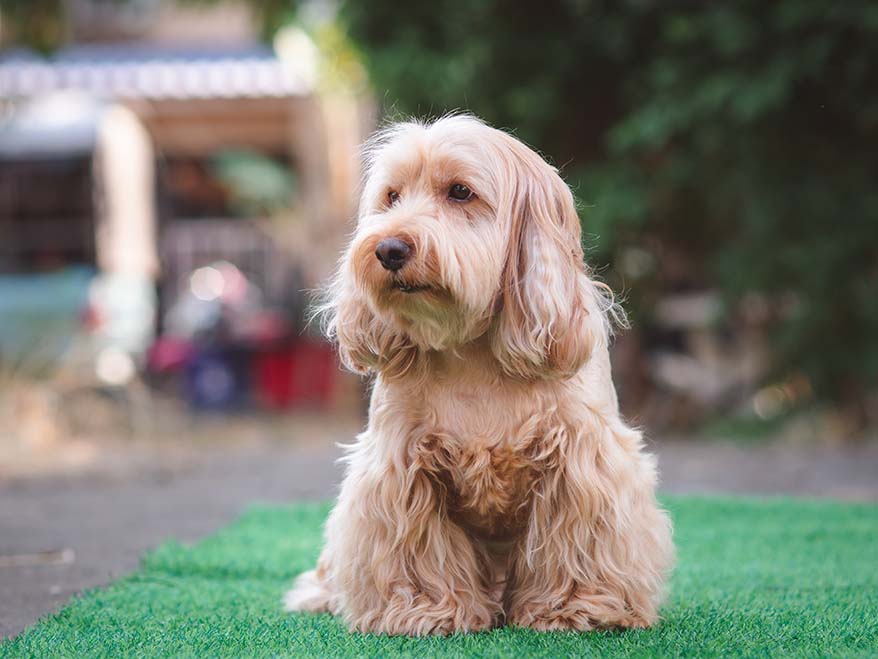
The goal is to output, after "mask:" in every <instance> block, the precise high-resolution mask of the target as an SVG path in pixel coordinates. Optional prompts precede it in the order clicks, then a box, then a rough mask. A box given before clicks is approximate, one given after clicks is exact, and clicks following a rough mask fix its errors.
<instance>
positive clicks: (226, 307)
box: [0, 0, 371, 404]
mask: <svg viewBox="0 0 878 659" xmlns="http://www.w3.org/2000/svg"><path fill="white" fill-rule="evenodd" d="M69 18H70V20H69V25H68V26H67V29H68V31H69V35H70V39H69V45H67V46H66V47H64V48H62V49H61V50H59V51H58V52H56V53H54V54H53V55H52V56H50V57H48V58H46V57H43V56H40V55H37V54H35V53H32V52H28V51H24V50H20V49H15V48H6V49H5V50H3V51H0V118H2V122H0V236H2V240H0V298H2V300H3V301H2V302H0V327H3V328H4V329H0V360H2V361H4V362H6V363H9V362H12V361H18V362H21V361H22V360H21V359H20V356H21V354H23V353H25V352H27V351H28V347H27V346H28V344H39V346H40V349H41V350H42V352H43V354H42V355H41V356H40V358H39V359H36V360H34V361H35V362H38V363H40V364H45V363H46V362H47V361H54V360H58V359H62V357H63V359H64V360H65V361H75V362H76V363H77V364H79V365H84V366H86V367H87V368H92V367H94V368H93V370H94V371H95V372H96V374H97V376H98V377H99V379H101V380H103V381H105V382H106V383H110V384H121V383H124V382H125V381H126V379H127V378H129V377H131V375H132V374H133V372H134V371H135V369H136V368H138V367H140V366H142V365H143V364H144V362H145V359H146V356H147V353H148V350H150V347H151V346H153V344H154V341H155V338H156V336H157V335H158V336H160V337H163V336H167V335H168V334H169V333H170V334H172V335H173V337H172V338H174V339H179V338H181V337H180V336H179V334H180V333H181V332H182V333H184V334H185V333H187V332H188V335H187V336H184V337H182V338H184V339H186V340H188V341H196V340H197V341H196V342H200V343H201V344H205V343H207V344H210V346H211V351H210V352H211V355H213V357H212V358H213V359H215V358H216V355H217V354H219V353H218V352H217V350H216V346H217V345H219V344H222V346H225V347H228V345H229V344H231V343H236V345H238V344H241V343H244V344H248V345H250V346H251V347H252V344H253V343H254V342H258V341H259V340H261V339H262V338H264V339H265V340H266V341H268V340H269V339H271V341H273V342H274V343H272V347H271V350H273V351H274V352H273V353H271V354H275V356H277V355H278V354H280V356H279V357H277V359H280V365H278V363H275V362H277V359H276V360H275V362H271V360H270V359H269V361H268V363H262V365H261V367H260V368H261V370H259V368H257V369H256V370H257V371H258V372H259V373H261V375H257V376H256V377H255V379H256V380H260V378H261V380H262V381H263V384H264V386H265V387H268V388H269V389H270V388H271V387H274V391H273V393H272V392H271V391H269V392H267V394H266V395H268V396H269V398H272V400H274V402H275V403H277V404H284V403H285V402H287V401H288V399H289V397H290V396H292V395H294V393H295V392H293V391H292V389H290V387H291V386H292V385H289V383H287V382H286V380H288V379H290V378H293V376H294V375H295V374H294V373H292V371H293V370H295V367H294V366H293V365H291V362H290V357H289V354H287V353H288V350H287V349H286V348H285V347H283V346H288V345H289V344H290V343H293V342H296V341H298V342H299V343H301V341H302V340H301V339H298V338H297V337H299V335H300V332H301V330H302V322H301V319H302V310H303V308H304V306H305V303H306V301H305V299H304V297H303V295H304V294H303V293H302V291H303V290H304V289H308V288H313V287H314V286H315V285H316V284H317V283H318V282H319V281H320V280H321V279H322V278H324V277H325V275H326V274H327V272H328V270H329V268H330V267H331V265H332V263H333V262H334V260H335V254H336V251H337V246H338V243H339V241H340V237H341V235H342V234H343V232H344V226H345V223H346V221H347V219H348V218H349V217H350V216H351V214H352V212H353V205H354V199H353V197H354V190H355V187H356V177H357V166H358V163H357V160H356V157H355V154H356V147H357V145H358V144H359V143H360V141H361V139H362V136H363V134H364V132H365V130H366V129H367V127H368V126H369V124H370V121H371V112H370V109H369V108H370V106H369V104H368V103H364V102H361V101H360V100H359V98H358V97H357V95H356V94H345V93H342V94H339V93H331V92H326V90H325V89H324V86H323V85H321V80H320V55H319V53H318V52H317V49H316V47H315V46H314V44H313V43H312V42H311V41H310V40H309V39H308V37H307V36H306V35H305V34H304V33H302V32H300V31H297V30H287V31H282V32H281V33H280V34H279V35H278V38H277V39H276V41H275V47H274V48H270V47H267V46H265V45H262V44H260V43H259V42H258V39H257V32H258V30H257V26H256V23H255V20H254V17H253V15H252V13H251V12H250V11H249V10H248V9H247V5H245V4H243V3H235V2H226V3H218V4H216V5H212V6H211V7H202V6H197V7H193V6H192V5H188V6H178V5H177V4H176V3H173V2H156V1H140V2H132V3H126V4H122V5H120V4H117V3H113V2H104V1H101V0H91V1H88V0H76V1H75V2H72V3H70V17H69ZM224 277H225V278H231V279H224ZM239 279H240V281H243V282H245V284H246V287H245V288H241V286H238V284H237V283H236V282H239ZM211 282H213V283H211ZM211 286H212V288H211ZM236 286H237V288H236ZM236 290H246V291H249V292H248V294H247V296H244V295H243V294H242V295H240V296H238V297H235V295H236V294H234V291H236ZM254 296H255V297H254ZM245 297H246V305H244V302H243V301H244V299H245ZM187 305H188V306H187ZM198 305H201V307H198ZM236 305H237V306H236ZM242 305H244V306H242ZM196 307H198V308H197V309H196V310H195V311H194V312H193V311H192V309H195V308H196ZM187 314H188V315H187ZM181 318H184V319H186V318H188V321H185V322H184V321H181ZM193 318H195V321H192V319H193ZM187 322H188V324H187ZM193 322H195V324H194V325H193ZM199 322H200V323H201V324H200V325H199V324H198V323H199ZM175 323H176V325H175ZM211 323H212V324H211ZM48 328H51V330H52V333H53V335H54V336H55V337H56V339H55V341H54V343H53V342H52V341H49V340H48V339H47V338H46V337H45V334H46V331H47V330H48ZM181 328H182V329H181ZM36 336H40V337H41V338H40V340H37V341H34V338H35V337H36ZM248 342H249V343H248ZM278 345H281V346H282V349H281V352H280V353H278V352H277V350H278V347H277V346H278ZM192 350H194V348H192ZM223 350H225V348H223ZM190 352H191V350H190ZM220 352H222V351H220ZM320 354H323V353H322V352H321V353H320ZM190 357H191V355H190ZM308 359H310V360H311V361H310V362H309V363H311V364H312V366H313V364H314V359H315V357H314V354H313V351H312V352H311V353H309V355H308ZM159 361H160V362H161V361H162V360H161V359H160V360H159ZM171 361H173V360H171ZM306 361H307V360H306ZM263 362H264V359H263ZM284 364H285V365H286V366H284ZM160 365H164V366H166V365H167V364H164V363H163V364H160ZM214 366H215V364H214ZM235 368H237V366H235ZM247 368H248V369H250V370H248V373H250V375H248V376H247V378H249V379H250V380H251V381H252V380H253V379H254V378H253V377H251V376H252V368H251V366H247ZM320 368H321V369H322V370H323V371H325V370H326V368H328V366H327V365H323V366H321V367H320ZM230 369H231V370H230V374H231V375H232V376H234V375H235V373H234V372H233V371H234V368H231V367H230ZM266 372H267V373H269V375H265V373H266ZM321 372H322V371H321ZM214 373H215V371H214ZM271 374H274V375H271ZM227 375H229V374H227ZM243 377H244V376H242V378H243ZM272 377H273V378H274V383H273V384H272V382H269V381H270V380H272ZM297 377H299V378H300V379H301V377H302V376H301V373H300V374H299V375H298V376H297ZM278 378H279V379H280V380H281V381H283V382H282V383H281V384H278V381H279V380H278ZM309 378H310V376H308V377H306V379H309ZM245 379H246V378H245ZM311 379H313V378H311ZM317 380H321V378H317ZM323 380H325V377H324V378H323ZM266 383H267V384H266ZM196 384H197V383H196ZM214 384H215V382H214ZM234 384H235V387H240V386H243V385H242V384H241V383H240V382H238V383H234ZM251 384H252V382H251ZM248 386H249V385H248ZM321 386H322V387H323V388H324V389H325V388H326V387H327V386H328V385H326V384H325V383H324V384H323V385H321ZM278 387H280V389H282V390H283V391H280V392H279V391H278ZM293 389H295V387H293ZM284 392H286V393H284ZM227 393H228V392H227ZM263 393H265V392H263ZM324 393H325V392H324Z"/></svg>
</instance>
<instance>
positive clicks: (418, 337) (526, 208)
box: [327, 116, 606, 378]
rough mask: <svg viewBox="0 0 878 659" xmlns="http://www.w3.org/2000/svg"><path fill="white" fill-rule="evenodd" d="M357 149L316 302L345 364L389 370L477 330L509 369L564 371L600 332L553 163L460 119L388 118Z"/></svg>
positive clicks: (527, 373) (596, 297)
mask: <svg viewBox="0 0 878 659" xmlns="http://www.w3.org/2000/svg"><path fill="white" fill-rule="evenodd" d="M366 154H367V157H366V164H367V172H366V180H365V184H364V188H363V194H362V198H361V200H360V213H359V219H358V223H357V229H356V232H355V234H354V236H353V240H352V241H351V243H350V245H349V246H348V249H347V250H346V252H345V254H344V257H343V259H342V264H341V268H340V271H339V274H338V276H337V278H336V280H335V282H334V283H333V286H332V288H331V290H330V299H329V302H328V304H327V311H328V312H329V313H328V319H329V330H330V333H331V335H333V336H334V337H335V338H337V340H338V343H339V348H340V354H341V357H342V360H343V361H344V363H345V364H346V365H347V366H348V367H349V368H351V369H353V370H355V371H358V372H365V371H368V370H373V369H374V370H379V371H383V372H387V373H388V374H391V373H401V372H405V371H406V370H407V369H408V368H409V366H411V365H412V364H413V363H414V362H415V360H416V359H417V357H418V355H420V354H423V353H424V352H426V351H431V350H434V351H441V350H449V349H454V348H456V347H458V346H460V345H462V344H465V343H467V342H470V341H473V340H475V339H477V338H479V337H482V336H486V335H487V337H488V338H489V339H490V345H491V351H492V352H493V354H494V356H495V357H496V359H497V360H498V362H499V363H500V365H501V366H502V368H503V369H504V371H506V372H507V373H508V374H510V375H514V376H519V377H525V378H528V377H540V376H548V375H551V374H571V373H574V372H576V371H577V370H578V369H579V367H580V366H581V365H582V363H583V362H584V361H585V360H586V359H587V358H588V356H589V354H590V352H591V350H592V348H593V346H594V343H595V342H596V341H597V340H599V339H601V337H605V336H606V325H605V313H604V311H605V309H604V307H603V306H602V303H603V299H604V298H603V297H602V295H601V294H600V292H599V290H598V288H597V287H596V286H595V285H594V283H593V282H592V281H591V279H590V278H589V277H588V273H587V270H586V267H585V265H584V263H583V253H582V247H581V245H580V226H579V218H578V216H577V214H576V208H575V206H574V202H573V197H572V195H571V193H570V190H569V189H568V187H567V186H566V184H565V183H564V181H563V180H562V179H561V178H560V176H559V175H558V173H557V172H556V171H555V169H553V168H552V167H551V166H549V165H548V164H547V163H546V162H545V161H544V160H543V159H542V158H541V157H540V156H539V155H537V154H536V153H535V152H534V151H532V150H531V149H529V148H528V147H526V146H525V145H524V144H522V143H521V142H519V141H518V140H516V139H515V138H513V137H511V136H510V135H508V134H506V133H504V132H502V131H499V130H496V129H494V128H491V127H489V126H487V125H485V124H483V123H482V122H480V121H478V120H476V119H474V118H472V117H469V116H452V117H446V118H443V119H440V120H438V121H436V122H434V123H431V124H428V125H424V124H419V123H403V124H397V125H395V126H392V127H391V128H389V129H388V130H385V131H383V132H381V133H380V134H379V135H378V136H377V137H376V138H374V139H373V141H372V142H371V143H370V145H369V146H368V148H367V152H366Z"/></svg>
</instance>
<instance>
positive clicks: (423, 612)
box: [350, 597, 500, 636]
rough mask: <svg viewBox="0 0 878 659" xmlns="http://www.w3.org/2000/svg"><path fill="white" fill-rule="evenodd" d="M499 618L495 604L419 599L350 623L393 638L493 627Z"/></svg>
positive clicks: (389, 604) (398, 602)
mask: <svg viewBox="0 0 878 659" xmlns="http://www.w3.org/2000/svg"><path fill="white" fill-rule="evenodd" d="M499 615H500V606H499V604H494V603H492V602H472V601H471V602H468V603H467V604H464V603H452V602H450V601H448V600H444V601H443V602H441V603H436V602H433V601H427V599H426V598H421V597H416V598H414V599H412V598H406V599H402V598H400V599H399V600H391V601H390V602H387V603H386V604H385V607H384V608H383V609H382V610H381V611H374V612H371V613H369V614H366V615H364V616H361V617H359V618H358V619H353V620H350V623H351V627H352V629H355V630H357V631H361V632H367V633H375V634H388V635H391V636H448V635H449V634H454V633H458V632H461V633H465V632H480V631H486V630H488V629H491V628H492V627H494V625H495V624H496V623H497V620H498V618H499Z"/></svg>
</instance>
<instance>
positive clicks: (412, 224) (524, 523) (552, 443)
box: [285, 115, 673, 635]
mask: <svg viewBox="0 0 878 659" xmlns="http://www.w3.org/2000/svg"><path fill="white" fill-rule="evenodd" d="M366 155H367V157H366V165H367V166H366V172H367V175H366V178H365V181H364V186H363V194H362V199H361V203H360V216H359V219H358V223H357V228H356V232H355V233H354V236H353V239H352V240H351V242H350V244H349V246H348V247H347V250H346V251H345V253H344V256H343V258H342V261H341V265H340V268H339V270H338V274H337V276H336V278H335V280H334V281H333V283H332V285H331V286H330V289H329V290H330V295H329V297H328V299H327V301H326V303H325V305H324V307H323V309H322V312H323V313H324V314H325V321H326V330H327V333H328V335H329V336H330V337H332V338H333V339H334V340H336V341H337V342H338V348H339V354H340V357H341V359H342V361H343V363H344V364H345V365H346V366H347V367H348V368H350V369H352V370H354V371H356V372H358V373H374V374H375V382H374V388H373V390H372V399H371V407H370V413H369V422H368V427H367V428H366V430H365V431H364V432H363V433H362V434H360V435H359V436H358V437H357V440H356V442H355V443H354V444H353V445H352V446H350V447H349V451H348V454H347V456H346V461H347V473H346V476H345V479H344V483H343V485H342V488H341V493H340V495H339V498H338V501H337V503H336V505H335V508H334V510H333V511H332V514H331V515H330V517H329V520H328V522H327V524H326V545H325V548H324V550H323V553H322V555H321V557H320V559H319V561H318V565H317V569H316V570H313V571H310V572H306V573H305V574H303V575H301V576H300V577H299V579H298V580H297V582H296V584H295V586H294V588H293V590H291V591H290V592H289V593H288V594H287V596H286V599H285V602H286V606H287V608H288V609H289V610H298V611H302V610H304V611H331V612H333V613H334V614H337V615H339V616H342V617H343V618H344V620H345V621H346V622H347V624H348V625H349V626H350V628H351V629H357V630H361V631H364V632H384V633H388V634H410V635H425V634H448V633H451V632H455V631H475V630H483V629H488V628H490V627H492V626H494V625H497V624H501V623H503V622H506V623H510V624H514V625H520V626H525V627H531V628H533V629H539V630H549V629H574V630H588V629H593V628H606V627H646V626H648V625H650V624H652V623H653V622H655V621H656V620H657V617H658V607H659V603H660V601H661V599H662V596H663V590H664V582H665V578H666V573H667V571H668V570H669V569H670V566H671V564H672V561H673V544H672V541H671V526H670V522H669V519H668V516H667V514H666V513H665V512H664V511H663V510H662V509H661V508H660V507H659V506H658V505H657V503H656V500H655V487H656V465H655V460H654V458H653V456H652V455H650V454H648V453H646V452H645V451H644V450H643V444H642V441H641V436H640V433H638V432H637V431H635V430H633V429H631V428H629V427H627V426H626V425H625V423H624V422H623V421H622V419H621V418H620V416H619V410H618V404H617V401H616V393H615V389H614V387H613V383H612V380H611V377H610V362H609V357H608V352H607V345H608V340H609V335H610V330H611V323H610V322H609V321H608V315H610V314H612V313H613V312H614V309H613V305H612V296H611V295H608V294H607V290H606V287H605V286H603V285H601V284H599V283H596V282H595V281H594V280H593V278H592V276H591V274H590V272H589V271H588V269H587V268H586V266H585V265H584V263H583V253H582V247H581V244H580V224H579V218H578V217H577V214H576V209H575V206H574V201H573V197H572V195H571V193H570V190H569V189H568V187H567V186H566V185H565V183H564V182H563V180H562V179H561V178H560V176H559V175H558V173H557V172H556V171H555V170H554V169H553V168H552V167H550V166H549V165H548V164H547V163H546V162H545V161H544V160H543V159H542V158H541V157H540V156H539V155H537V154H536V153H535V152H533V151H532V150H531V149H529V148H528V147H526V146H525V145H524V144H522V143H521V142H519V141H518V140H516V139H514V138H513V137H511V136H510V135H508V134H506V133H504V132H501V131H498V130H495V129H493V128H491V127H489V126H487V125H485V124H484V123H482V122H480V121H478V120H477V119H475V118H473V117H470V116H462V115H457V116H449V117H444V118H442V119H439V120H437V121H435V122H433V123H429V124H424V123H417V122H410V123H401V124H396V125H394V126H392V127H390V128H388V129H387V130H384V131H382V132H381V133H379V134H378V136H377V137H376V138H374V139H373V140H372V141H371V142H370V143H369V144H368V146H367V151H366ZM458 183H459V184H463V185H466V186H467V187H468V188H469V189H470V190H472V191H473V193H474V196H473V197H472V198H471V199H469V200H467V201H458V200H455V199H453V198H451V196H450V195H449V190H450V188H451V186H453V185H454V184H458ZM385 238H397V239H400V240H403V241H404V242H406V243H407V244H408V245H409V247H410V248H411V257H410V259H409V260H408V261H407V262H406V263H405V265H404V266H403V267H402V269H400V270H399V271H397V272H390V271H388V270H386V269H384V268H383V267H382V265H381V263H380V262H379V261H378V260H377V259H376V257H375V250H376V246H377V244H378V243H379V242H380V241H381V240H383V239H385Z"/></svg>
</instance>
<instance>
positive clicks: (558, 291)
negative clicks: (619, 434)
mask: <svg viewBox="0 0 878 659" xmlns="http://www.w3.org/2000/svg"><path fill="white" fill-rule="evenodd" d="M510 142H512V145H511V148H510V149H509V150H508V162H507V163H506V165H507V167H506V176H508V181H507V185H506V186H504V187H506V188H507V190H506V194H505V199H504V201H503V202H501V204H500V208H499V212H500V213H501V214H502V215H501V218H502V217H505V218H506V219H507V221H508V222H509V223H510V224H509V226H510V232H509V238H508V246H507V254H506V265H505V269H504V273H503V277H502V281H501V291H500V304H501V308H500V311H499V314H498V316H497V320H496V327H495V331H494V335H493V337H492V350H493V353H494V355H495V357H496V358H497V359H498V360H499V361H500V363H501V364H502V366H503V368H504V370H505V371H506V372H507V373H510V374H512V375H517V376H520V377H525V378H532V377H546V376H551V375H555V374H558V375H570V374H573V373H575V372H576V371H577V370H579V368H580V366H582V364H583V363H584V362H585V360H586V359H588V357H589V355H590V354H591V351H592V348H593V347H594V344H595V342H596V341H597V340H599V339H600V338H601V337H602V336H606V332H605V328H604V322H605V321H604V313H603V312H602V310H601V308H600V303H599V298H600V297H601V296H600V295H599V293H598V292H597V291H596V289H595V285H594V284H593V282H592V281H591V280H590V279H589V277H588V273H587V270H586V267H585V264H584V262H583V253H582V246H581V243H580V239H581V229H580V225H579V216H578V215H577V213H576V206H575V204H574V201H573V195H572V194H571V193H570V189H569V188H568V187H567V185H566V184H565V183H564V181H563V180H562V179H561V177H560V176H559V175H558V174H557V172H556V171H555V170H554V169H553V168H552V167H550V166H549V165H548V164H546V163H545V162H544V161H543V160H542V159H541V158H540V157H539V156H538V155H537V154H536V153H534V152H533V151H531V150H530V149H528V148H527V147H525V146H524V145H522V144H521V143H519V142H517V141H513V140H512V138H510Z"/></svg>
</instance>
